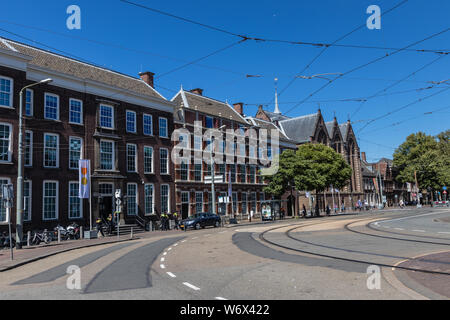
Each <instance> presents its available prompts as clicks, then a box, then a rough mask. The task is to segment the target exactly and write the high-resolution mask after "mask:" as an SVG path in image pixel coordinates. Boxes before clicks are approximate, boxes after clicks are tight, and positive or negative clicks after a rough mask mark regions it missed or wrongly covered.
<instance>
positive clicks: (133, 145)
mask: <svg viewBox="0 0 450 320" xmlns="http://www.w3.org/2000/svg"><path fill="white" fill-rule="evenodd" d="M126 146H127V152H126V154H127V161H126V165H127V172H137V171H138V162H137V158H138V148H137V145H136V144H133V143H127V145H126ZM131 146H132V147H134V170H130V169H129V168H128V156H129V154H128V147H131Z"/></svg>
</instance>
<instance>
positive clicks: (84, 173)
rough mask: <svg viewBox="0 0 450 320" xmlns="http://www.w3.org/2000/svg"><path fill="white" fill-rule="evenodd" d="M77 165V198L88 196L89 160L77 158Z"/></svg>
mask: <svg viewBox="0 0 450 320" xmlns="http://www.w3.org/2000/svg"><path fill="white" fill-rule="evenodd" d="M78 167H79V184H80V188H79V192H78V198H82V199H87V198H89V193H90V190H89V184H90V183H89V182H90V172H91V170H90V160H78Z"/></svg>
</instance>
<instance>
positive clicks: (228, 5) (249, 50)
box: [0, 0, 450, 161]
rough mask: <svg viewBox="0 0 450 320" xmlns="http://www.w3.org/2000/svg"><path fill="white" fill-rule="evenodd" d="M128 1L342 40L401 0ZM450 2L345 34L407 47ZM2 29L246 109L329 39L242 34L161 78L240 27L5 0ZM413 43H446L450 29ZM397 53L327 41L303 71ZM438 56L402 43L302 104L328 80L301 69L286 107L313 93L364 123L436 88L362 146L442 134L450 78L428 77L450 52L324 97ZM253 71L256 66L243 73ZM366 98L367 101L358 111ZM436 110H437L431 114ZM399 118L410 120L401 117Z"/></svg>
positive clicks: (119, 6) (419, 0) (312, 108)
mask: <svg viewBox="0 0 450 320" xmlns="http://www.w3.org/2000/svg"><path fill="white" fill-rule="evenodd" d="M132 1H133V2H136V3H139V4H142V5H146V6H149V7H152V8H155V9H158V10H161V11H165V12H169V13H171V14H174V15H178V16H182V17H185V18H188V19H191V20H195V21H198V22H201V23H204V24H208V25H212V26H215V27H218V28H221V29H225V30H228V31H230V32H232V33H236V34H244V35H249V36H254V37H260V38H270V39H281V40H292V41H303V42H314V43H331V42H334V41H335V40H336V39H338V38H340V37H341V36H343V35H344V34H346V33H348V32H350V31H351V30H353V29H355V28H356V27H358V26H360V25H362V24H365V21H366V19H367V17H368V16H369V14H367V13H366V8H367V7H368V6H369V5H373V4H376V5H378V6H380V8H381V10H382V12H383V11H387V10H388V9H389V8H391V7H393V6H394V5H395V4H397V3H399V2H401V1H400V0H396V1H393V0H369V1H366V0H317V1H309V0H308V1H307V0H298V1H281V0H280V1H268V0H259V1H242V0H241V1H235V0H229V1H206V0H191V1H178V0H176V1H149V0H132ZM72 4H75V5H78V6H79V7H80V8H81V20H82V22H81V30H69V29H67V27H66V20H67V18H68V14H67V13H66V9H67V7H68V6H69V5H72ZM5 8H6V9H5ZM449 12H450V1H446V0H428V1H423V0H409V1H408V2H406V3H405V4H403V5H401V6H400V7H398V8H397V9H395V10H393V11H392V12H390V13H388V14H386V15H385V16H383V17H382V18H381V30H369V29H368V28H366V27H364V28H361V29H359V30H357V31H355V32H354V33H352V34H351V35H349V36H348V37H346V38H345V39H343V40H341V41H340V42H338V44H346V45H363V46H378V47H390V48H402V47H405V46H407V45H410V44H412V43H414V42H416V41H418V40H422V39H424V38H426V37H428V36H430V35H432V34H434V33H437V32H439V31H442V30H444V29H446V28H448V27H449V25H450V23H449V21H450V19H449V16H448V15H449ZM0 28H1V29H4V30H7V31H9V32H13V33H15V34H16V35H12V34H10V33H7V32H6V31H4V30H0V36H4V37H7V38H11V39H14V40H18V41H21V42H25V43H29V44H32V45H36V46H38V47H40V45H39V44H37V43H32V42H31V41H29V40H27V39H31V40H34V41H36V42H40V43H44V44H46V45H48V46H50V47H53V48H56V49H59V50H62V51H64V52H67V53H70V54H71V55H72V56H74V57H78V58H82V59H84V60H85V61H89V62H93V63H96V64H98V65H101V66H104V67H107V68H111V69H113V70H116V71H119V72H122V73H126V74H129V75H132V76H137V74H138V73H139V72H140V71H152V72H154V73H155V74H156V79H155V84H156V86H157V89H158V90H159V91H160V92H161V94H163V95H164V96H165V97H167V98H168V99H170V98H171V97H172V96H173V95H174V94H175V91H178V90H179V88H180V85H183V87H184V88H185V89H192V88H197V87H200V88H203V89H204V94H205V95H207V96H210V97H213V98H216V99H219V100H228V102H230V103H235V102H244V103H247V104H249V105H246V106H245V107H244V112H245V113H246V114H247V115H254V114H255V112H256V110H257V105H258V104H268V105H267V106H265V108H267V109H268V110H273V104H272V101H273V95H274V78H275V77H277V78H278V79H279V80H278V88H279V90H282V89H283V88H285V87H286V86H287V84H288V83H289V82H290V81H291V80H292V79H293V77H294V76H295V75H296V74H298V73H299V72H300V71H301V70H302V69H304V68H305V66H306V65H307V64H308V63H309V62H310V61H311V60H312V59H313V58H314V57H315V56H316V55H317V54H318V53H319V52H320V50H321V48H317V47H312V46H300V45H292V44H282V43H268V42H253V41H246V42H244V43H241V44H239V45H236V46H234V47H232V48H230V49H228V50H225V51H223V52H221V53H219V54H217V55H214V56H211V57H209V58H207V59H205V60H203V61H201V62H199V63H198V64H194V65H190V66H188V67H186V68H183V69H180V70H178V71H176V72H173V73H170V74H167V75H165V76H162V77H160V78H159V77H158V75H162V74H164V73H166V72H168V71H171V70H173V69H175V68H177V67H179V66H181V65H183V64H185V63H186V62H189V61H192V60H195V59H198V58H200V57H202V56H205V55H207V54H209V53H211V52H213V51H215V50H218V49H220V48H223V47H225V46H227V45H230V44H232V43H234V42H236V41H238V40H239V38H237V37H234V36H232V35H228V34H224V33H220V32H216V31H213V30H209V29H206V28H203V27H200V26H198V25H193V24H189V23H186V22H183V21H179V20H176V19H174V18H171V17H167V16H164V15H159V14H156V13H154V12H151V11H148V10H144V9H142V8H138V7H135V6H132V5H130V4H126V3H123V2H121V1H120V0H109V1H86V0H71V1H65V0H58V1H56V0H54V1H39V2H38V1H31V0H22V1H14V2H8V3H7V4H6V7H5V6H3V10H2V11H0ZM44 29H45V30H47V31H43V30H44ZM23 37H25V38H26V39H24V38H23ZM99 42H102V43H106V44H107V45H104V44H100V43H99ZM412 48H415V49H435V50H450V32H446V33H444V34H441V35H439V36H437V37H435V38H433V39H430V40H427V41H424V42H423V43H420V44H418V45H416V46H414V47H412ZM390 52H393V51H392V50H378V49H360V48H345V47H330V48H328V49H327V50H326V51H325V52H324V53H323V54H322V55H321V56H320V57H319V58H318V59H317V60H316V61H315V62H314V63H313V64H312V65H311V66H310V67H309V68H308V69H307V70H305V72H304V74H303V75H305V76H309V75H314V74H319V73H336V72H340V73H345V72H347V71H349V70H352V69H353V68H355V67H357V66H360V65H363V64H365V63H367V62H369V61H371V60H374V59H376V58H379V57H382V56H384V55H385V54H386V53H390ZM437 57H438V55H437V54H436V53H418V52H412V51H402V52H400V53H397V54H395V55H393V56H390V57H387V58H384V59H382V60H380V61H379V62H376V63H373V64H371V65H369V66H367V67H364V68H361V69H359V70H357V71H355V72H353V73H351V74H348V75H345V76H343V77H341V78H340V79H338V80H336V81H334V82H333V83H332V84H330V85H328V86H327V87H326V88H324V89H323V90H321V91H320V92H318V93H317V94H316V95H314V96H312V97H311V98H309V100H307V101H306V102H305V103H303V104H300V105H297V104H298V103H297V102H300V101H303V100H304V99H305V98H307V97H308V96H309V95H310V94H311V93H312V92H314V91H315V90H317V89H318V88H320V87H321V86H323V85H324V84H326V80H324V79H319V78H315V79H297V80H295V82H294V83H293V84H292V85H290V86H289V88H288V89H286V90H285V91H283V92H282V94H281V95H280V97H279V102H280V109H281V111H282V112H288V111H289V113H288V114H287V115H288V116H299V115H304V114H309V113H313V112H316V111H317V108H318V107H319V102H317V101H321V102H320V108H321V110H322V113H323V115H324V117H325V120H326V121H330V120H332V118H333V115H334V114H335V115H336V117H337V118H338V120H339V121H340V122H344V121H346V120H347V119H348V118H349V117H350V118H351V120H352V121H354V124H353V126H354V128H355V131H356V132H358V131H359V129H360V128H362V127H363V126H364V125H365V124H366V123H367V120H370V119H374V118H377V117H379V116H381V115H384V114H386V113H388V112H392V111H393V110H396V109H398V108H400V107H402V106H407V105H408V104H409V103H412V102H414V101H416V100H418V99H420V98H425V97H427V96H429V95H431V94H434V93H436V95H435V96H432V97H430V98H427V99H424V100H423V101H421V102H419V103H416V104H412V105H410V106H407V107H405V108H404V109H402V110H400V111H399V112H396V113H393V114H391V115H389V116H386V117H384V118H381V119H380V120H377V121H374V122H372V123H370V125H368V126H367V127H366V128H365V129H364V130H362V131H361V132H360V133H358V138H359V145H360V148H361V151H366V153H367V157H368V159H369V160H371V161H373V160H377V159H379V158H381V157H392V153H393V151H394V148H395V147H397V146H398V145H399V144H400V143H402V142H403V141H404V139H405V138H406V136H408V135H409V134H411V133H413V132H417V131H424V132H426V133H427V134H432V135H435V134H438V133H439V132H441V131H444V130H446V129H448V128H449V123H450V121H449V120H450V99H449V98H450V90H447V91H444V92H443V93H439V94H438V92H439V91H440V90H442V89H444V88H445V87H449V85H445V84H441V85H439V86H434V87H433V88H429V89H423V88H427V87H430V86H431V85H432V84H431V83H429V81H442V80H446V79H450V74H449V70H450V57H449V55H446V56H444V57H442V59H439V60H437V61H435V62H434V63H432V64H430V65H429V66H427V67H426V68H424V69H423V70H420V71H419V72H417V73H416V74H414V75H412V76H411V77H409V78H408V79H406V80H405V81H402V82H401V83H399V84H397V85H395V86H394V87H392V88H389V89H388V90H386V91H385V92H383V94H382V95H380V96H378V97H374V98H371V99H368V100H367V101H366V102H365V103H363V104H362V105H361V103H360V102H355V101H329V102H326V100H342V99H348V98H360V97H369V96H372V95H374V94H375V93H378V92H380V90H382V89H384V88H386V87H388V86H389V85H392V84H394V83H395V82H396V80H400V79H404V78H405V77H406V76H407V75H409V74H411V73H412V72H414V71H416V70H418V69H420V68H421V67H422V66H424V65H427V64H429V63H430V62H432V61H433V60H435V59H436V58H437ZM199 64H201V65H199ZM246 74H251V75H259V76H260V77H253V78H247V77H246V76H245V75H246ZM448 83H450V81H449V82H448ZM167 89H169V90H167ZM324 100H325V101H324ZM296 105H297V106H296ZM294 106H295V108H293V107H294ZM358 108H360V110H359V111H358V112H357V113H355V111H356V110H357V109H358ZM433 110H438V111H437V112H433V113H432V114H427V115H424V113H425V112H429V111H433ZM408 119H411V120H408ZM405 120H408V121H405ZM402 121H405V122H402ZM398 122H402V123H400V124H397V125H393V124H395V123H398Z"/></svg>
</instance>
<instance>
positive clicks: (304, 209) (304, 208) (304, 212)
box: [302, 204, 306, 218]
mask: <svg viewBox="0 0 450 320" xmlns="http://www.w3.org/2000/svg"><path fill="white" fill-rule="evenodd" d="M302 212H303V218H306V207H305V204H303V210H302Z"/></svg>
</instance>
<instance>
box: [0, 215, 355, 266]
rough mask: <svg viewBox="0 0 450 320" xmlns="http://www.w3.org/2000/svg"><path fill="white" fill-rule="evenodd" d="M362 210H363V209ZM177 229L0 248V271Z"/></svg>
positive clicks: (254, 222)
mask: <svg viewBox="0 0 450 320" xmlns="http://www.w3.org/2000/svg"><path fill="white" fill-rule="evenodd" d="M363 212H364V211H363ZM358 213H359V211H357V212H346V213H342V214H331V215H330V216H339V215H349V214H358ZM323 217H326V215H321V216H320V217H314V218H323ZM312 218H313V217H308V218H307V219H312ZM300 219H304V218H296V217H285V218H284V219H282V220H278V219H277V220H275V221H261V218H254V219H253V220H252V221H251V222H249V221H248V220H246V219H244V220H238V223H237V224H228V223H227V224H225V225H224V227H225V228H235V227H244V226H252V225H262V224H270V223H274V222H278V221H293V220H300ZM179 232H180V231H179V230H170V231H151V232H144V233H139V234H136V235H134V236H133V238H132V239H131V238H130V235H123V236H121V237H120V238H119V239H118V238H117V236H111V237H104V238H103V237H102V238H98V239H82V240H66V241H61V242H60V243H57V242H56V241H52V242H51V243H49V244H48V245H39V246H30V247H27V246H24V247H23V248H22V249H21V250H16V249H15V248H14V249H13V250H14V251H13V255H14V260H11V251H10V250H9V249H2V250H0V272H3V271H7V270H11V269H14V268H17V267H20V266H22V265H24V264H27V263H30V262H34V261H37V260H40V259H44V258H47V257H50V256H53V255H56V254H58V253H63V252H67V251H71V250H75V249H80V248H87V247H93V246H99V245H104V244H110V243H118V242H124V241H130V240H136V239H146V238H151V237H158V236H163V235H168V234H171V233H179Z"/></svg>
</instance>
